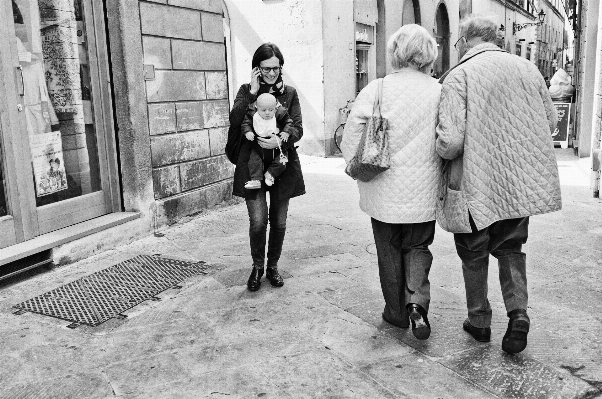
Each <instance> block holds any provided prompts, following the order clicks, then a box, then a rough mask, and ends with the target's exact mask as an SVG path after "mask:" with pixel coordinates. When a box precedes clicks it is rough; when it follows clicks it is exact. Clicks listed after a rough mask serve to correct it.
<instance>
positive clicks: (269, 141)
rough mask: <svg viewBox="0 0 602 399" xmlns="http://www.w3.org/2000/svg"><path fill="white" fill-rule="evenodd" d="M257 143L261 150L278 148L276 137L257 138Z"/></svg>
mask: <svg viewBox="0 0 602 399" xmlns="http://www.w3.org/2000/svg"><path fill="white" fill-rule="evenodd" d="M257 143H259V146H260V147H261V148H265V149H266V150H271V149H273V148H278V138H277V137H276V136H271V137H269V138H267V137H265V138H264V137H257Z"/></svg>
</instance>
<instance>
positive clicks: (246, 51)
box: [225, 0, 351, 155]
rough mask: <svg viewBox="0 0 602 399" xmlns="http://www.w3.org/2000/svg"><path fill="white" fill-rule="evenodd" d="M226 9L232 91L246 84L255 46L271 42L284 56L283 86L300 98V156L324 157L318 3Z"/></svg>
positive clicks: (256, 2) (242, 1)
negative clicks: (291, 88) (289, 87)
mask: <svg viewBox="0 0 602 399" xmlns="http://www.w3.org/2000/svg"><path fill="white" fill-rule="evenodd" d="M337 3H338V2H337ZM225 4H226V7H227V10H228V15H229V19H230V34H231V51H232V67H233V69H234V70H233V73H232V82H230V84H232V85H233V86H234V92H237V91H238V88H239V87H240V85H241V84H243V83H248V82H249V81H250V76H251V59H252V57H253V53H254V52H255V50H256V49H257V47H259V45H261V44H262V43H264V42H273V43H275V44H276V45H277V46H278V47H279V48H280V50H281V51H282V54H283V56H284V67H283V79H284V82H285V84H289V85H291V86H294V87H295V88H296V89H297V92H298V94H299V100H300V103H301V110H302V113H303V130H304V136H303V139H302V140H301V141H300V142H299V151H300V152H301V153H305V154H316V155H324V82H323V80H324V74H323V67H324V59H323V47H324V44H323V35H322V2H321V1H316V0H312V1H301V0H294V1H286V2H282V1H262V0H226V1H225ZM350 34H351V33H350Z"/></svg>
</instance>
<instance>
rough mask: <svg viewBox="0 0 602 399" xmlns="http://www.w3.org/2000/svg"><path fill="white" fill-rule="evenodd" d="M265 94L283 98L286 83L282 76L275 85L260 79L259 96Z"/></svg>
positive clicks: (279, 76)
mask: <svg viewBox="0 0 602 399" xmlns="http://www.w3.org/2000/svg"><path fill="white" fill-rule="evenodd" d="M263 93H270V94H273V95H274V96H281V95H283V94H284V82H283V81H282V74H280V75H278V79H276V81H275V82H274V83H273V84H269V83H266V82H264V81H263V79H259V90H258V91H257V95H258V96H259V95H260V94H263Z"/></svg>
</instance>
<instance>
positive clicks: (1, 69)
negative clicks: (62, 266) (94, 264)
mask: <svg viewBox="0 0 602 399" xmlns="http://www.w3.org/2000/svg"><path fill="white" fill-rule="evenodd" d="M11 1H12V10H11ZM11 1H8V2H6V1H3V2H2V3H0V37H1V38H0V54H1V56H0V76H2V78H1V79H0V85H1V86H2V87H3V88H4V89H3V90H1V93H0V148H2V156H1V158H0V193H1V194H2V195H0V231H2V233H0V248H2V249H1V250H0V277H1V275H2V270H3V268H4V266H5V265H9V264H10V265H14V262H21V263H22V264H24V265H28V264H29V263H31V262H34V263H35V262H37V263H40V259H42V262H46V261H47V260H48V259H54V260H55V262H59V263H63V262H68V261H72V260H76V259H78V258H81V257H85V256H89V255H90V254H92V253H94V252H97V251H101V250H103V249H106V248H110V247H112V246H114V245H118V244H121V243H124V242H127V241H128V240H131V239H134V238H136V237H139V236H140V235H144V234H148V233H149V231H152V229H153V228H154V229H160V228H161V226H164V225H167V224H171V223H174V222H176V221H177V220H179V219H181V218H182V217H186V216H189V215H193V214H197V213H199V212H202V211H203V210H206V209H209V208H211V207H213V206H215V205H217V204H220V203H223V202H224V201H228V200H230V199H231V198H232V194H231V192H232V175H233V165H232V164H230V162H229V161H228V160H227V158H226V157H225V155H224V146H225V142H226V137H227V130H228V125H229V122H228V114H229V108H230V105H229V104H230V103H229V85H228V79H227V69H228V68H227V60H226V43H225V40H224V24H223V15H224V3H223V1H222V0H106V1H104V2H96V0H11ZM11 11H12V12H11ZM9 17H10V18H9ZM54 20H56V21H59V23H58V25H57V24H56V23H55V25H50V24H51V23H53V21H54ZM46 26H51V27H52V26H58V28H59V29H62V30H63V31H64V32H63V33H62V34H61V35H60V36H57V38H59V39H60V40H63V38H66V39H65V46H63V47H65V48H66V50H65V52H64V54H63V55H59V57H58V58H57V56H56V51H54V50H53V51H47V50H49V49H47V48H46V47H44V46H46V43H47V42H49V41H48V40H46V39H45V38H44V35H45V34H46V35H48V33H47V32H49V30H48V28H47V27H46ZM71 35H73V36H71ZM59 39H57V40H59ZM42 50H43V51H42ZM50 61H52V62H53V63H54V64H56V65H58V66H57V68H59V69H60V68H64V66H66V65H70V66H71V67H72V68H71V69H73V70H74V71H78V75H77V76H76V75H75V72H74V73H73V76H72V78H73V79H71V78H69V79H68V80H65V81H64V82H63V83H64V84H68V85H70V86H69V87H67V88H66V89H68V90H69V91H68V94H69V95H70V101H72V102H73V104H75V105H76V106H77V112H75V114H74V113H73V112H71V113H70V114H69V115H65V116H63V114H65V112H63V113H62V114H61V113H59V112H58V111H57V112H56V113H57V114H58V116H59V120H55V119H56V118H55V119H53V118H50V119H48V120H47V122H48V123H46V124H38V125H39V127H35V126H38V125H35V126H34V127H35V128H31V129H29V127H30V126H32V124H31V121H32V120H35V119H32V118H33V116H32V115H34V116H35V115H39V114H37V113H36V112H38V111H37V110H38V109H41V112H42V114H43V115H44V118H45V117H46V115H52V114H53V110H52V109H54V110H62V109H63V108H64V107H63V108H60V107H59V105H60V103H59V101H60V98H59V97H58V96H56V95H55V94H56V93H59V91H58V90H59V89H60V90H63V89H64V88H61V87H58V89H56V90H55V88H53V87H52V86H48V87H50V89H49V90H46V86H47V85H49V84H50V83H52V82H50V81H48V77H47V78H46V80H47V82H45V83H44V78H43V75H41V76H42V77H41V78H37V77H36V76H40V75H39V74H38V75H35V76H34V75H32V76H34V77H36V79H37V80H35V82H34V81H33V80H32V79H30V78H29V77H30V75H31V73H30V72H29V71H30V70H33V71H38V70H42V68H43V67H44V66H45V67H46V68H49V67H52V64H50V63H49V62H50ZM14 65H19V67H18V68H14ZM31 65H33V66H35V67H36V68H37V69H33V68H32V67H30V66H31ZM57 70H58V69H57ZM80 75H81V76H80ZM65 82H67V83H65ZM34 83H35V84H39V88H38V86H35V85H33V84H34ZM31 88H33V89H32V90H30V89H31ZM53 90H54V91H53ZM30 91H31V92H32V93H33V94H34V95H35V96H37V97H35V98H34V97H32V96H29V92H30ZM63 92H65V90H63ZM46 93H48V94H46ZM40 96H42V97H40ZM30 97H31V98H30ZM82 99H83V102H82ZM33 100H36V101H37V102H35V101H33ZM39 107H41V108H39ZM46 109H50V111H49V112H46V111H45V110H46ZM74 109H75V108H74ZM80 115H81V116H80ZM66 118H70V120H71V121H72V122H69V123H70V125H68V124H67V122H65V120H66ZM39 119H40V121H43V120H44V119H41V118H39ZM73 121H74V122H73ZM74 123H80V126H81V128H80V129H79V130H81V134H80V136H81V138H78V140H79V141H77V142H76V141H75V140H74V139H72V137H74V136H73V135H67V127H68V126H71V125H73V124H74ZM51 124H52V127H51ZM46 125H47V126H46ZM25 126H27V127H28V129H29V130H31V131H29V130H28V131H29V140H28V141H27V142H25V141H23V140H22V139H20V141H21V142H18V140H15V139H16V138H17V137H18V136H19V132H20V131H22V130H24V129H23V128H24V127H25ZM84 128H85V129H84ZM41 129H44V130H43V131H42V130H41ZM21 137H23V136H21ZM42 140H44V141H42ZM50 140H54V141H53V142H51V141H50ZM61 141H62V143H61ZM37 142H39V143H42V144H41V145H46V146H47V147H48V146H49V145H51V144H52V145H53V146H54V147H53V148H52V152H50V150H49V149H48V148H50V147H48V148H46V149H44V148H43V147H40V145H38V146H37V147H36V145H34V143H37ZM39 148H41V149H39ZM71 148H76V149H77V148H79V152H80V153H81V156H80V157H79V161H78V162H75V163H74V162H71V164H73V165H71V164H65V163H64V162H60V161H62V160H63V158H64V159H67V155H66V151H67V150H68V149H69V150H70V151H71ZM42 151H43V152H42ZM51 155H52V158H51V157H50V156H51ZM55 157H56V160H58V162H55ZM38 158H39V159H41V163H39V165H38V166H36V159H38ZM47 159H49V160H50V161H51V162H50V169H49V171H48V177H45V175H42V174H41V172H42V169H41V168H42V167H44V168H48V166H45V165H48V160H47ZM61 164H64V165H65V166H64V167H62V166H61V168H62V169H60V170H58V171H57V170H56V168H57V166H56V165H61ZM32 165H33V166H32ZM32 168H33V170H32ZM38 169H39V170H40V176H41V178H42V179H47V180H48V179H55V177H54V176H63V177H64V176H66V177H67V179H66V180H63V182H62V183H60V184H59V186H60V187H59V186H56V185H55V186H56V187H55V188H54V189H52V190H50V189H47V191H46V192H43V191H41V190H40V187H42V186H41V185H40V186H39V187H38V181H37V180H34V181H32V179H31V176H32V172H33V174H34V175H36V179H37V173H38ZM82 171H83V172H82ZM84 172H85V173H84ZM57 173H58V174H57ZM60 173H62V175H59V174H60ZM76 173H77V174H78V175H77V176H82V175H84V174H85V175H86V176H89V178H87V181H88V182H89V183H87V186H86V187H81V185H80V184H76V183H79V181H81V179H80V180H75V179H74V177H73V176H76ZM55 180H56V179H55ZM55 180H51V181H55ZM61 185H62V186H61ZM75 188H77V190H75ZM47 192H49V193H51V194H52V195H45V196H43V195H42V194H46V193H47ZM42 200H43V201H42ZM32 257H33V258H35V260H32V259H33V258H32Z"/></svg>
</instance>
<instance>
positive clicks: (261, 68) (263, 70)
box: [259, 66, 280, 75]
mask: <svg viewBox="0 0 602 399" xmlns="http://www.w3.org/2000/svg"><path fill="white" fill-rule="evenodd" d="M259 69H260V70H261V72H263V73H265V74H266V75H267V74H268V73H270V72H274V73H278V72H280V67H279V66H277V67H273V68H264V67H259Z"/></svg>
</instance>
